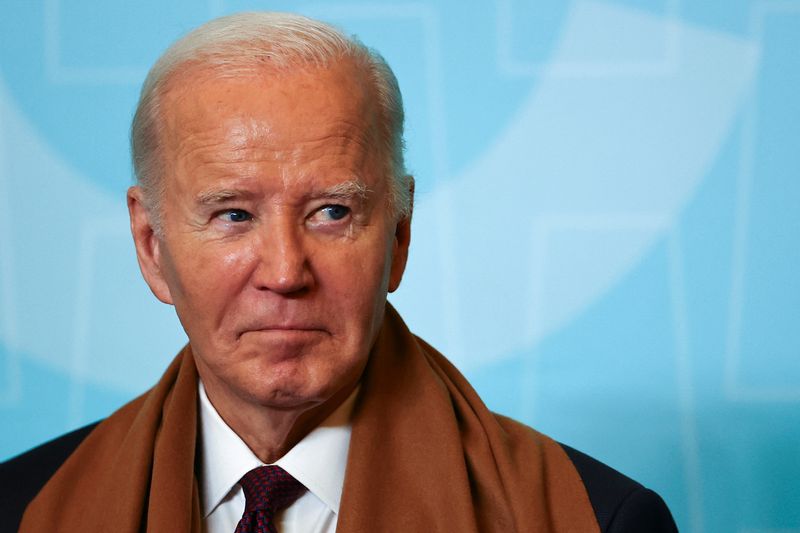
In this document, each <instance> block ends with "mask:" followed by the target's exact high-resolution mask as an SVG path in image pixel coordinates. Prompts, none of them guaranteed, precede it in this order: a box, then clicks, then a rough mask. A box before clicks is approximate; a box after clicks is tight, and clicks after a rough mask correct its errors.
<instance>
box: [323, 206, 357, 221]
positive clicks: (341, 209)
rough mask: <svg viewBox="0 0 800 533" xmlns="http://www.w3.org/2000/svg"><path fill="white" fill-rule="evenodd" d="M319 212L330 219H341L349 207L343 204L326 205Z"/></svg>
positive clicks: (347, 213)
mask: <svg viewBox="0 0 800 533" xmlns="http://www.w3.org/2000/svg"><path fill="white" fill-rule="evenodd" d="M320 212H321V213H323V214H324V215H325V216H327V217H328V218H330V219H331V220H341V219H343V218H344V217H346V216H347V215H349V214H350V208H349V207H345V206H343V205H326V206H325V207H323V208H321V209H320Z"/></svg>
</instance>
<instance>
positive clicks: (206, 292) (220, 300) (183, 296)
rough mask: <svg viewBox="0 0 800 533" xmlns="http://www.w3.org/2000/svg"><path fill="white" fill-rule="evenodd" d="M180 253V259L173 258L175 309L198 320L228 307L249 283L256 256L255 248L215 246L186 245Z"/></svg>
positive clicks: (171, 289)
mask: <svg viewBox="0 0 800 533" xmlns="http://www.w3.org/2000/svg"><path fill="white" fill-rule="evenodd" d="M176 251H177V252H178V253H180V257H169V262H170V271H171V274H170V276H169V277H170V278H171V279H170V281H169V285H170V291H171V293H172V295H173V298H174V300H175V308H176V310H177V311H178V314H179V315H182V314H188V313H191V314H192V315H194V316H196V317H200V316H204V315H209V316H213V315H216V314H217V313H220V312H223V311H224V310H225V309H226V308H227V306H228V304H229V303H230V302H231V301H233V299H234V298H235V296H236V294H238V293H239V292H240V291H241V290H242V287H243V284H245V283H246V281H247V276H248V268H249V265H251V264H252V260H253V257H254V255H253V251H252V247H251V246H239V247H237V248H235V249H224V248H220V247H219V246H216V245H215V244H214V243H183V246H180V247H179V248H178V250H176ZM175 265H179V267H176V266H175Z"/></svg>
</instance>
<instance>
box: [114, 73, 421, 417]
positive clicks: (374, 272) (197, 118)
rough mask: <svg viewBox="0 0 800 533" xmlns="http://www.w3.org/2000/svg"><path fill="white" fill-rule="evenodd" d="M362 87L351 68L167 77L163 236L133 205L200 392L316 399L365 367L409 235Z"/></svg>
mask: <svg viewBox="0 0 800 533" xmlns="http://www.w3.org/2000/svg"><path fill="white" fill-rule="evenodd" d="M365 85H366V84H365V83H364V81H363V77H362V75H361V74H360V73H359V72H358V71H356V70H355V69H354V68H353V67H352V65H350V64H349V63H341V64H337V65H335V66H333V67H330V68H327V69H319V68H308V69H305V70H304V69H296V70H294V71H292V72H289V73H281V74H276V73H273V72H265V73H262V74H252V75H239V76H237V77H235V78H220V77H215V76H214V75H213V74H210V73H208V72H202V71H200V72H197V71H195V72H188V73H184V74H181V75H178V76H177V77H176V78H175V79H173V80H172V83H171V89H170V90H169V91H168V92H167V94H166V96H165V98H164V99H163V104H162V109H163V110H164V116H163V124H164V129H163V131H162V134H161V139H160V141H161V146H162V147H163V152H162V156H163V160H164V161H165V162H166V172H165V175H166V178H165V179H166V182H165V189H166V190H165V196H164V199H163V204H162V205H163V209H162V221H163V222H162V223H163V235H162V236H161V237H159V236H157V235H155V234H150V233H149V229H148V228H147V222H146V214H145V213H144V210H143V208H142V207H141V203H140V202H139V201H133V202H130V201H129V203H131V205H132V208H131V213H132V224H133V228H134V235H135V237H136V241H137V251H138V253H139V258H140V263H141V264H142V269H143V272H144V274H145V277H146V279H147V281H148V283H149V285H150V287H151V288H152V289H153V291H154V293H155V294H156V296H158V298H159V299H161V300H162V301H164V302H167V303H172V304H174V305H175V308H176V310H177V313H178V316H179V318H180V320H181V322H182V324H183V326H184V328H185V329H186V332H187V334H188V336H189V339H190V342H191V345H192V348H193V350H194V353H195V356H196V360H197V365H198V370H199V371H200V374H201V377H202V378H203V380H204V382H206V386H207V388H208V389H209V392H211V390H212V388H213V389H214V390H217V391H221V392H222V393H223V394H224V395H226V396H229V397H235V398H240V399H242V400H245V401H248V402H251V403H253V402H255V403H258V404H260V405H265V406H273V407H280V408H296V407H302V406H309V407H311V406H313V405H316V404H319V403H320V402H324V401H325V400H327V399H329V398H331V397H332V396H333V395H335V394H336V393H337V392H341V391H342V390H344V389H346V388H348V387H350V386H352V385H353V384H354V383H355V382H356V380H357V379H358V377H359V376H360V374H361V371H362V370H363V368H364V365H365V363H366V359H367V356H368V353H369V350H370V347H371V345H372V343H373V341H374V339H375V336H376V334H377V330H378V328H379V326H380V323H381V320H382V317H383V310H384V306H385V299H386V293H387V291H390V290H394V289H395V288H396V287H397V286H398V284H399V283H400V278H401V276H402V273H403V269H404V267H405V258H406V253H407V248H408V240H409V235H408V233H409V227H408V222H407V221H401V222H400V223H399V224H398V223H397V222H396V221H395V220H393V219H392V218H391V217H390V214H389V212H388V210H387V190H388V184H387V183H386V176H385V172H384V166H383V164H382V159H381V154H380V153H379V149H378V146H380V145H379V143H378V139H377V130H376V124H375V122H376V120H377V117H376V111H375V108H374V102H372V98H371V97H370V95H369V94H368V91H367V90H366V89H365ZM131 194H132V195H133V197H136V195H140V194H141V193H140V191H137V190H136V189H132V192H131ZM137 224H138V225H137ZM137 235H138V236H137Z"/></svg>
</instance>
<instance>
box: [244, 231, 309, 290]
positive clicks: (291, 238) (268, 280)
mask: <svg viewBox="0 0 800 533" xmlns="http://www.w3.org/2000/svg"><path fill="white" fill-rule="evenodd" d="M267 226H268V227H266V228H265V229H264V230H263V231H261V232H260V234H259V239H258V244H257V247H258V251H257V258H258V262H257V265H256V268H255V270H254V271H253V283H254V285H255V287H256V288H257V289H259V290H267V291H271V292H275V293H278V294H283V295H296V294H300V293H303V292H305V291H307V290H309V289H310V288H311V287H312V286H313V282H314V278H313V276H312V273H311V269H310V265H309V261H308V260H309V256H308V253H307V251H306V249H305V245H304V242H303V238H302V235H301V232H300V230H299V229H298V228H297V227H296V226H293V225H292V224H291V222H290V221H279V220H276V221H273V223H271V224H268V225H267Z"/></svg>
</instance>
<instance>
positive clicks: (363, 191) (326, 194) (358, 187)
mask: <svg viewBox="0 0 800 533" xmlns="http://www.w3.org/2000/svg"><path fill="white" fill-rule="evenodd" d="M369 193H370V190H369V189H368V188H367V186H366V185H365V184H364V182H362V181H360V180H356V179H352V180H347V181H345V182H342V183H337V184H336V185H334V186H333V187H328V188H327V189H324V190H322V191H320V192H319V193H318V194H315V196H320V197H323V198H342V199H347V198H359V199H361V200H364V199H366V197H367V195H368V194H369Z"/></svg>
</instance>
